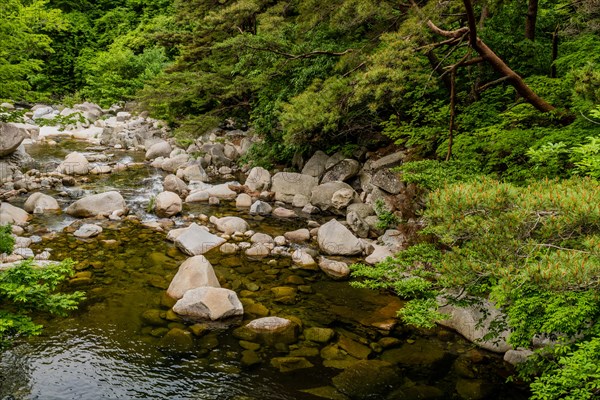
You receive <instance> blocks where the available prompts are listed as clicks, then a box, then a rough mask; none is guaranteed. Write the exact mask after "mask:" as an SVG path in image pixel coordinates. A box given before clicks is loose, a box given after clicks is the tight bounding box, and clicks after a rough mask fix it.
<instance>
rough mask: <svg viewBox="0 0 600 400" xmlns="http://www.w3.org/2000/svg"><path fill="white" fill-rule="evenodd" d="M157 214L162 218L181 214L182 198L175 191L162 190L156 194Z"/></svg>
mask: <svg viewBox="0 0 600 400" xmlns="http://www.w3.org/2000/svg"><path fill="white" fill-rule="evenodd" d="M154 210H155V212H156V215H157V216H158V217H161V218H169V217H172V216H173V215H176V214H179V213H180V212H181V210H182V203H181V198H180V197H179V195H177V193H174V192H168V191H165V192H161V193H159V194H158V196H156V206H155V208H154Z"/></svg>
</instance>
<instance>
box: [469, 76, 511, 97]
mask: <svg viewBox="0 0 600 400" xmlns="http://www.w3.org/2000/svg"><path fill="white" fill-rule="evenodd" d="M509 79H510V78H509V77H508V76H503V77H502V78H499V79H496V80H495V81H491V82H488V83H486V84H485V85H481V86H479V87H478V88H477V91H478V92H480V93H481V92H483V91H485V90H488V89H489V88H491V87H492V86H495V85H498V84H500V83H502V82H506V81H507V80H509Z"/></svg>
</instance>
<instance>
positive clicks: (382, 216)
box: [373, 199, 400, 229]
mask: <svg viewBox="0 0 600 400" xmlns="http://www.w3.org/2000/svg"><path fill="white" fill-rule="evenodd" d="M373 208H374V210H375V214H377V220H378V221H377V228H379V229H389V228H393V227H395V226H396V225H398V223H399V222H400V221H399V220H398V217H396V215H395V214H394V213H393V212H392V211H390V210H389V209H388V208H387V207H386V205H385V202H384V201H383V200H382V199H377V201H375V205H374V207H373Z"/></svg>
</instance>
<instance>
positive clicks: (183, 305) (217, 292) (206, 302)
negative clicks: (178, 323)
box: [173, 287, 244, 321]
mask: <svg viewBox="0 0 600 400" xmlns="http://www.w3.org/2000/svg"><path fill="white" fill-rule="evenodd" d="M173 311H175V313H177V314H179V315H181V316H184V317H186V318H188V319H191V320H194V321H219V320H224V319H228V318H232V317H241V316H242V315H244V307H243V306H242V303H241V302H240V300H239V299H238V297H237V294H235V292H234V291H233V290H229V289H223V288H215V287H199V288H196V289H191V290H188V291H186V292H185V293H184V295H183V297H182V298H181V299H179V300H178V301H177V303H175V305H174V306H173Z"/></svg>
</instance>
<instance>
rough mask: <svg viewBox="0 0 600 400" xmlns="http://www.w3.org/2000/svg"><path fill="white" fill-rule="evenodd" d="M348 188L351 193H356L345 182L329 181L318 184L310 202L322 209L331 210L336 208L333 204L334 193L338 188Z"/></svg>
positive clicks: (312, 192)
mask: <svg viewBox="0 0 600 400" xmlns="http://www.w3.org/2000/svg"><path fill="white" fill-rule="evenodd" d="M341 189H346V190H348V191H350V192H351V193H355V192H354V189H352V187H351V186H350V185H348V184H347V183H344V182H339V181H338V182H327V183H323V184H321V185H319V186H316V187H315V188H314V189H313V190H312V191H311V195H310V204H312V205H313V206H315V207H319V208H320V209H321V210H322V211H330V210H334V209H336V208H335V207H334V205H333V195H334V193H336V192H337V191H338V190H341ZM346 193H348V192H346Z"/></svg>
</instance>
